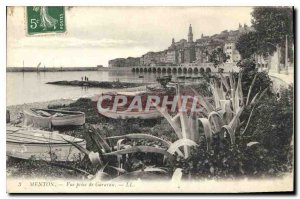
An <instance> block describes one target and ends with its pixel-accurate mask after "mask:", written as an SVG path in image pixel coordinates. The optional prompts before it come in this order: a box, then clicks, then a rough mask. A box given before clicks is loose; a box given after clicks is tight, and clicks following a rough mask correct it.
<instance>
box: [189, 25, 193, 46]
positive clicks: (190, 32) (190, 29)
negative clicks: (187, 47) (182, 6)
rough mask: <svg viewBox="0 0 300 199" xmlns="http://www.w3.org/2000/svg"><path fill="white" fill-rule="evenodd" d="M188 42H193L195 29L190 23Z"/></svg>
mask: <svg viewBox="0 0 300 199" xmlns="http://www.w3.org/2000/svg"><path fill="white" fill-rule="evenodd" d="M188 42H189V43H193V29H192V25H191V24H190V27H189V34H188Z"/></svg>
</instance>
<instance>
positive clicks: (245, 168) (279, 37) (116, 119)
mask: <svg viewBox="0 0 300 199" xmlns="http://www.w3.org/2000/svg"><path fill="white" fill-rule="evenodd" d="M25 9H27V11H28V10H29V11H30V12H29V13H31V12H32V13H33V17H36V16H37V17H39V16H40V17H41V19H43V20H44V21H43V23H44V24H43V28H41V27H40V29H34V34H39V33H40V32H41V34H44V33H43V31H55V26H56V25H58V24H56V23H58V19H59V18H57V19H56V18H55V17H56V15H57V16H61V15H63V16H64V18H68V19H70V20H72V17H70V16H73V17H75V16H76V14H78V16H80V17H87V18H88V17H90V18H91V19H94V18H96V16H100V15H101V14H103V13H101V12H99V11H101V10H102V11H104V10H105V11H110V12H112V13H114V14H115V13H116V11H117V12H124V13H129V15H128V16H131V14H132V10H135V11H136V12H138V11H140V10H139V9H141V10H143V12H142V13H143V14H141V13H140V14H139V16H142V15H143V17H145V16H146V15H147V17H148V18H149V19H152V18H153V17H154V15H153V12H155V11H156V10H158V11H157V13H160V12H161V10H163V11H164V9H166V8H164V7H161V8H160V7H156V8H151V9H150V8H139V7H136V8H127V7H126V8H125V7H124V8H114V7H113V8H112V7H108V8H102V7H98V8H94V10H93V9H92V8H88V7H63V6H58V7H50V6H49V7H48V6H34V7H32V6H29V7H25ZM88 9H91V10H88ZM128 9H129V10H128ZM147 9H150V10H147ZM168 9H171V10H172V9H176V8H168ZM189 9H191V8H188V7H186V8H182V9H180V12H182V14H183V15H182V16H186V14H187V13H189V14H190V12H189V11H190V10H189ZM195 9H196V10H197V12H196V14H195V13H194V15H195V18H194V20H191V21H188V20H186V21H182V22H181V23H182V24H183V25H182V26H185V27H186V35H182V38H175V37H174V38H172V37H170V42H169V44H168V45H167V46H166V47H165V48H162V49H161V50H159V51H155V52H154V51H151V49H153V48H154V47H155V45H150V46H147V48H146V47H145V48H143V49H146V50H145V51H142V50H141V51H138V53H141V55H140V56H139V57H127V58H113V59H111V58H112V57H114V56H115V54H114V53H113V54H111V53H108V56H109V58H107V59H105V60H106V61H105V62H106V63H107V60H109V61H108V66H106V65H105V64H103V63H102V62H96V61H97V60H98V59H95V60H94V61H95V62H94V63H98V64H94V65H89V66H80V67H79V66H78V67H75V66H73V65H71V64H70V63H73V62H72V61H73V60H72V59H75V55H74V54H73V53H75V52H76V51H77V50H79V52H80V53H81V54H80V56H82V57H81V59H86V60H89V59H92V58H94V57H93V56H91V55H87V54H85V53H88V52H93V53H92V55H97V58H99V57H100V56H105V54H100V53H99V52H100V50H103V48H104V49H106V50H107V51H109V52H114V50H116V49H114V50H113V51H110V50H111V48H113V47H112V46H111V45H112V44H110V45H109V46H108V47H104V45H103V44H102V46H100V47H99V46H97V47H96V45H94V43H93V44H92V45H91V43H89V42H90V41H91V40H92V38H93V36H95V35H94V32H93V33H91V32H89V31H83V32H80V33H78V34H77V32H76V33H75V32H72V31H74V29H72V28H71V29H69V30H68V32H66V33H63V34H65V35H63V39H62V38H60V39H58V40H57V38H58V37H59V36H62V35H60V34H61V32H59V33H58V32H55V33H54V34H58V35H56V36H53V35H51V34H49V35H47V36H48V37H47V41H46V40H45V44H43V45H42V46H51V44H52V43H53V42H57V41H59V42H62V43H63V42H64V41H63V40H64V39H66V40H68V37H70V38H69V40H68V42H74V41H76V43H75V44H74V43H72V45H67V44H68V42H66V43H65V46H64V45H60V44H57V43H56V45H57V46H54V48H50V47H49V48H47V49H46V51H43V48H42V47H41V46H40V45H37V44H36V43H33V44H31V45H30V49H35V50H40V51H43V52H44V53H45V54H44V55H43V56H45V58H44V59H39V60H38V61H37V60H31V59H30V58H27V57H26V56H25V55H26V53H27V50H26V49H27V47H26V45H25V46H22V47H21V48H22V49H25V51H26V52H25V51H20V54H19V56H20V58H19V60H23V63H22V61H21V63H22V64H23V67H22V65H21V66H20V64H19V65H18V66H16V67H7V69H6V75H7V106H6V156H7V159H6V165H7V167H6V173H7V181H8V182H9V183H11V184H12V183H16V182H17V183H21V184H22V186H12V185H11V184H10V187H9V192H22V191H25V192H26V191H29V189H27V188H26V186H24V184H26V183H27V184H29V185H30V181H32V182H37V179H43V182H44V183H45V184H47V183H48V184H50V185H51V186H54V185H55V190H50V192H55V191H59V192H73V191H79V190H84V192H100V193H103V192H106V191H109V190H106V189H104V188H103V187H101V188H103V189H101V188H99V187H100V186H99V187H94V188H95V189H91V188H90V187H89V186H92V185H96V184H97V185H99V184H102V183H108V184H109V185H111V186H112V187H114V188H116V189H115V190H114V191H116V192H118V191H117V190H121V192H122V191H124V190H125V192H131V191H132V190H133V189H134V188H136V187H139V188H140V190H141V191H142V192H170V191H171V192H172V191H175V192H182V191H186V192H189V191H190V192H216V190H218V191H220V192H233V191H232V190H233V188H235V187H234V185H236V184H239V185H241V184H243V185H244V186H238V187H237V188H236V192H238V193H240V192H269V191H275V192H276V191H293V190H294V187H293V177H294V163H295V159H294V148H295V141H294V133H295V132H294V131H295V130H294V106H295V104H294V67H295V57H294V54H295V49H294V48H295V47H294V45H295V38H294V37H295V36H294V30H293V28H294V25H293V24H294V18H293V15H294V10H293V8H290V7H251V8H248V13H244V12H242V11H243V10H242V8H238V7H237V8H235V9H237V11H239V12H238V13H240V14H241V16H245V18H246V19H249V20H248V25H247V24H246V23H245V24H244V23H237V24H236V28H234V29H232V28H231V29H230V28H228V30H226V29H225V30H223V31H221V32H219V33H215V34H211V35H204V34H203V33H201V29H204V28H205V27H199V26H196V25H193V24H196V20H197V19H199V18H197V17H198V16H201V14H202V12H201V11H208V10H209V9H215V11H216V10H217V9H220V8H207V7H196V8H195ZM224 9H225V8H224ZM239 9H240V10H239ZM16 10H18V8H16ZM16 10H14V12H16ZM9 11H10V12H11V10H9ZM18 11H19V16H23V14H24V10H22V9H19V10H18ZM87 11H89V12H91V13H89V12H87ZM177 11H178V10H177ZM10 12H8V13H10ZM59 12H61V14H60V15H58V13H59ZM51 13H52V16H51ZM124 13H123V14H124ZM146 13H148V14H146ZM213 13H215V12H213ZM65 14H66V16H65ZM114 14H111V15H109V16H110V17H113V19H115V15H114ZM175 14H178V15H179V11H178V13H175ZM103 15H104V14H103ZM27 16H28V12H27ZM109 16H106V17H109ZM124 16H125V15H124ZM196 16H197V17H196ZM7 17H8V31H9V32H10V33H11V34H8V37H11V38H9V39H10V40H9V42H8V46H9V47H8V48H9V50H10V52H12V49H13V46H14V45H13V44H11V43H13V42H14V41H15V40H16V39H15V38H14V37H16V36H15V35H14V34H12V33H14V32H18V31H20V27H18V26H13V25H14V21H15V20H16V14H15V16H13V15H8V16H7ZM14 17H15V18H14ZM29 17H30V16H29ZM220 17H221V18H222V17H226V16H225V15H224V16H223V15H222V13H220V16H219V18H220ZM227 17H228V16H227ZM100 18H101V17H99V18H98V19H100ZM17 19H21V18H17ZM50 19H51V20H50ZM101 19H102V18H101ZM250 19H251V20H250ZM47 20H48V22H47ZM207 20H209V19H208V18H207ZM238 20H240V18H238V19H236V21H238ZM49 21H50V22H51V23H50V22H49ZM150 21H155V20H150ZM187 21H188V22H187ZM241 21H242V20H241ZM47 23H50V25H49V24H48V29H47ZM60 23H61V24H62V25H63V27H64V28H68V27H70V26H68V24H67V25H66V26H65V24H64V21H62V22H60ZM102 23H103V22H102ZM118 23H120V24H119V25H120V26H121V27H124V26H125V27H126V26H127V24H126V23H127V21H123V20H121V22H118ZM214 23H216V24H212V25H218V23H217V22H214ZM235 23H236V22H235ZM250 23H251V25H250ZM78 24H80V23H79V22H77V21H76V20H75V21H73V25H78ZM137 24H139V23H137ZM93 25H94V26H95V27H98V26H100V25H101V24H100V23H99V24H98V22H95V24H93ZM109 25H110V23H109ZM114 25H115V26H117V22H115V24H114ZM135 25H136V24H135ZM142 25H144V24H143V23H142ZM164 25H165V24H164V23H162V24H161V26H164ZM175 25H176V23H174V24H173V25H172V26H171V27H172V28H173V29H172V32H171V33H172V34H175V33H176V27H175ZM198 25H199V23H198ZM222 25H223V27H225V26H226V27H227V23H223V24H222ZM228 26H229V25H228ZM108 27H110V28H111V34H113V33H114V32H115V29H116V27H111V26H108ZM85 28H88V27H87V25H86V24H84V23H82V24H80V29H81V30H82V29H85ZM98 28H99V27H98ZM140 28H141V29H142V27H140ZM143 28H145V30H144V31H149V32H150V31H151V29H149V27H147V26H145V27H143ZM99 29H100V28H99ZM222 29H223V28H222ZM22 30H23V29H22ZM24 31H25V30H24ZM39 31H40V32H39ZM62 31H63V30H62ZM134 31H136V32H137V30H136V29H128V31H127V32H126V34H128V35H129V33H130V34H133V35H135V32H134ZM112 32H113V33H112ZM124 32H125V31H124ZM142 32H143V31H142ZM169 33H170V32H169ZM195 33H197V34H195ZM90 34H91V35H90ZM98 34H100V33H97V35H96V40H98V39H99V37H100V36H98ZM124 34H125V33H124ZM176 34H177V37H178V35H179V34H178V33H176ZM180 34H181V33H180ZM70 35H71V36H70ZM76 35H77V36H78V37H79V38H80V37H82V36H83V37H84V39H74V38H73V37H75V36H76ZM170 35H171V34H169V35H168V36H167V37H169V36H170ZM194 35H201V36H200V38H195V36H194ZM119 36H120V35H119ZM122 36H123V34H122ZM128 37H129V36H128ZM21 38H22V39H24V40H27V39H28V37H27V35H26V33H25V32H24V35H23V36H22V37H21ZM37 38H39V39H40V37H39V36H38V37H34V36H31V37H30V39H32V40H34V39H37ZM151 38H152V37H151ZM36 41H37V40H36ZM79 41H80V42H79ZM93 41H95V40H93ZM106 41H107V40H106ZM109 41H111V40H109ZM117 41H118V42H119V43H117V46H118V45H121V43H122V42H124V41H123V40H117ZM126 41H127V43H126V42H124V43H126V45H125V46H123V49H122V50H123V51H122V53H120V54H118V55H124V54H126V53H131V50H132V46H131V45H134V44H136V45H137V47H136V48H137V49H139V48H138V47H140V46H138V45H144V43H143V42H141V43H142V44H140V43H139V44H137V43H138V42H137V41H135V42H132V41H131V40H129V39H128V40H126ZM128 41H130V42H128ZM47 42H49V43H47ZM85 42H86V43H85ZM112 43H114V45H116V44H115V43H116V41H115V40H114V41H113V42H112ZM128 43H129V44H128ZM149 43H150V42H149ZM86 44H88V45H86ZM98 44H99V43H98ZM35 45H36V46H35ZM84 45H86V46H85V48H84V47H83V46H84ZM70 46H71V47H70ZM74 46H79V48H75V47H74ZM87 46H88V47H87ZM161 46H164V45H161ZM161 46H160V47H161ZM81 47H82V48H81ZM73 48H74V49H75V50H74V49H73ZM127 48H128V49H127ZM149 49H150V51H149ZM156 49H158V48H156ZM56 51H61V52H64V53H65V54H66V55H67V56H64V59H65V60H61V62H58V61H57V63H59V64H58V65H59V67H54V66H50V65H49V66H48V67H46V64H45V63H47V61H48V63H52V62H53V63H54V61H53V59H54V60H55V61H56V57H55V56H53V55H54V53H56ZM47 52H48V53H49V54H48V55H47V54H46V53H47ZM145 52H146V53H145ZM41 54H43V53H41ZM116 54H117V53H116ZM132 54H133V55H135V54H134V53H132ZM14 56H15V55H12V54H9V57H10V59H9V60H10V61H11V63H10V64H8V65H9V66H14V63H20V61H18V62H16V61H15V60H14V59H12V57H14ZM39 56H41V55H39ZM51 56H53V57H54V58H53V59H52V57H51ZM24 57H26V63H31V67H28V66H29V64H26V63H24V59H25V58H24ZM91 57H92V58H91ZM117 57H118V56H117ZM125 57H126V56H125ZM49 60H50V61H49ZM68 60H71V61H70V62H68ZM99 60H100V58H99ZM103 60H104V59H103ZM36 62H37V66H36V67H34V66H32V65H33V64H32V63H36ZM64 62H65V63H67V64H68V65H66V66H64V65H63V64H61V63H64ZM78 65H79V64H78ZM275 113H276V114H275ZM55 180H57V181H55ZM252 180H254V181H255V182H256V183H252V182H254V181H252ZM53 182H54V183H53ZM56 182H59V183H56ZM229 182H230V183H234V184H233V185H231V186H228V187H226V186H224V185H226V184H227V183H229ZM274 182H275V183H278V184H279V185H281V186H280V187H278V186H276V187H275V186H273V185H274ZM147 183H150V185H151V186H146V184H147ZM151 183H153V184H151ZM192 183H193V185H195V186H191V185H192ZM211 183H215V184H216V186H213V187H214V189H211ZM37 184H38V183H37ZM157 184H161V185H162V186H161V187H160V186H157ZM88 185H89V186H88ZM166 185H168V186H169V188H170V190H163V189H164V188H165V186H166ZM101 186H102V185H101ZM103 186H105V185H103ZM78 187H80V188H81V189H77V188H78ZM206 187H208V188H206ZM265 187H268V188H269V189H268V190H267V189H265ZM215 188H216V189H215ZM30 189H31V190H34V192H39V191H41V192H43V191H45V192H47V191H49V189H43V188H42V187H39V186H36V183H32V187H30ZM228 189H229V190H231V191H228ZM114 191H112V192H114ZM135 191H138V190H135Z"/></svg>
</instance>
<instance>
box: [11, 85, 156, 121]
mask: <svg viewBox="0 0 300 199" xmlns="http://www.w3.org/2000/svg"><path fill="white" fill-rule="evenodd" d="M149 85H157V84H149ZM145 90H146V85H143V86H138V87H132V88H118V89H111V88H109V89H106V91H105V92H110V91H116V92H121V91H122V92H123V91H126V92H136V91H145ZM94 95H96V94H93V95H89V96H86V95H83V96H79V97H76V98H61V99H53V100H47V101H38V102H29V103H23V104H13V105H8V106H6V110H9V112H10V120H11V121H14V120H16V119H17V118H18V115H19V114H20V113H22V112H23V111H24V110H29V109H31V108H48V106H49V105H50V106H57V105H65V106H67V105H69V104H70V103H72V102H75V101H76V100H78V99H79V98H89V99H91V98H93V96H94Z"/></svg>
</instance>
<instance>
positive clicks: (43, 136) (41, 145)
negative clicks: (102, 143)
mask: <svg viewBox="0 0 300 199" xmlns="http://www.w3.org/2000/svg"><path fill="white" fill-rule="evenodd" d="M66 140H68V141H71V142H74V143H77V144H79V145H80V146H82V147H84V148H85V147H86V142H85V140H83V139H80V138H75V137H72V136H68V135H64V134H59V133H58V132H50V131H42V130H38V129H30V128H27V127H14V126H7V127H6V155H7V156H11V157H15V158H21V159H33V160H45V161H76V160H80V159H82V158H83V156H84V154H82V152H80V151H79V150H78V149H77V148H75V147H74V146H73V145H72V144H70V143H68V142H67V141H66Z"/></svg>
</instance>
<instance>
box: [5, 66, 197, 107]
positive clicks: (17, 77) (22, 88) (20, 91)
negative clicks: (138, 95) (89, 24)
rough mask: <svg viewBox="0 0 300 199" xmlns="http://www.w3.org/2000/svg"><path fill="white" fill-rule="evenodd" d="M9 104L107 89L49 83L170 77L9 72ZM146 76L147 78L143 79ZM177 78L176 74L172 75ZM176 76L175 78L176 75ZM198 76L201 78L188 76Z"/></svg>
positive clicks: (152, 80)
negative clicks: (83, 79) (86, 79)
mask: <svg viewBox="0 0 300 199" xmlns="http://www.w3.org/2000/svg"><path fill="white" fill-rule="evenodd" d="M6 74H7V76H6V77H7V92H6V93H7V98H6V99H7V100H6V104H7V105H8V106H9V105H16V104H24V103H31V102H43V101H49V100H55V99H61V98H72V99H73V98H78V97H81V96H90V95H93V94H100V93H102V92H103V91H105V90H106V89H101V88H82V87H73V86H59V85H50V84H46V82H50V81H60V80H81V77H82V76H87V77H88V78H89V80H95V81H116V80H117V79H119V80H120V81H121V82H122V81H123V82H139V83H143V82H156V81H155V80H156V78H157V77H158V76H162V75H166V74H153V73H133V72H131V71H84V72H82V71H74V72H45V73H44V72H40V73H36V72H26V73H22V72H7V73H6ZM140 75H143V76H144V78H139V76H140ZM172 75H173V74H172ZM173 76H174V75H173ZM186 76H197V75H186Z"/></svg>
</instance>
